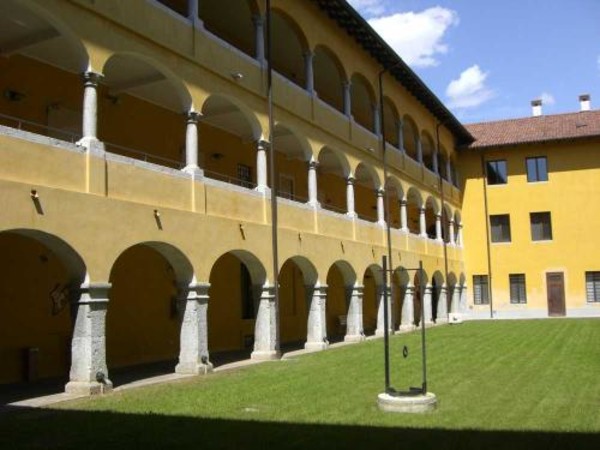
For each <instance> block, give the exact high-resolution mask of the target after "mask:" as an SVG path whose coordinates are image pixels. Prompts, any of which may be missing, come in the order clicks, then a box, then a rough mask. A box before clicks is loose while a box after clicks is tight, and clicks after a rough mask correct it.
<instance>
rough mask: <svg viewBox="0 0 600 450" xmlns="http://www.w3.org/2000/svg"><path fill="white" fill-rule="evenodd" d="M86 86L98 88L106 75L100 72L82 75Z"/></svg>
mask: <svg viewBox="0 0 600 450" xmlns="http://www.w3.org/2000/svg"><path fill="white" fill-rule="evenodd" d="M81 78H82V79H83V82H84V85H85V86H90V87H98V84H100V80H101V79H102V78H104V75H102V74H101V73H98V72H83V73H82V74H81Z"/></svg>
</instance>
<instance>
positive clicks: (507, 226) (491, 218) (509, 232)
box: [488, 214, 512, 244]
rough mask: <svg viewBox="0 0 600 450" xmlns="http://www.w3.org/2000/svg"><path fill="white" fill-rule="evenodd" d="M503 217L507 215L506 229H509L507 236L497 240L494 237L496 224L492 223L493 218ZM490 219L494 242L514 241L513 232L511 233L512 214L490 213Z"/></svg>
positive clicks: (491, 235) (491, 238)
mask: <svg viewBox="0 0 600 450" xmlns="http://www.w3.org/2000/svg"><path fill="white" fill-rule="evenodd" d="M501 217H506V218H507V220H506V224H505V226H506V230H507V237H505V238H503V239H502V240H495V239H494V236H495V234H494V224H493V223H492V221H493V218H501ZM488 220H489V221H490V242H491V243H492V244H506V243H510V242H512V233H511V226H510V214H490V215H489V219H488Z"/></svg>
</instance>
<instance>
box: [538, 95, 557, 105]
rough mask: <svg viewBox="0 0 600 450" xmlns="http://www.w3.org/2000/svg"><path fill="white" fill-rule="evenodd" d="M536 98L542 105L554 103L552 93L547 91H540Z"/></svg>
mask: <svg viewBox="0 0 600 450" xmlns="http://www.w3.org/2000/svg"><path fill="white" fill-rule="evenodd" d="M538 98H539V99H540V100H541V101H542V104H544V105H554V104H555V103H556V100H555V99H554V96H553V95H552V94H549V93H548V92H542V93H541V94H540V96H539V97H538Z"/></svg>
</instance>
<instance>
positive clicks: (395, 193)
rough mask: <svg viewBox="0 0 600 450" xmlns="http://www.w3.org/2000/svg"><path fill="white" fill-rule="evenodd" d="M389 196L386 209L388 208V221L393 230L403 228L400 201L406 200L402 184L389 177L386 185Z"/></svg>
mask: <svg viewBox="0 0 600 450" xmlns="http://www.w3.org/2000/svg"><path fill="white" fill-rule="evenodd" d="M385 192H386V195H387V199H386V205H385V206H386V208H388V220H389V221H390V226H391V227H392V228H400V227H401V226H402V224H401V220H400V201H401V200H402V199H403V198H404V191H403V189H402V185H401V184H400V182H399V181H398V180H397V179H396V178H394V177H392V176H389V177H388V179H387V182H386V185H385Z"/></svg>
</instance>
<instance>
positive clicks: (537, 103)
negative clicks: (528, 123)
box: [531, 98, 542, 117]
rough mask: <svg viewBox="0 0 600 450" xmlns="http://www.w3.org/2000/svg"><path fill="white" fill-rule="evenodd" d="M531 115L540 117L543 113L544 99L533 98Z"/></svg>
mask: <svg viewBox="0 0 600 450" xmlns="http://www.w3.org/2000/svg"><path fill="white" fill-rule="evenodd" d="M531 115H532V116H533V117H538V116H541V115H542V100H541V99H539V98H538V99H536V100H531Z"/></svg>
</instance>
